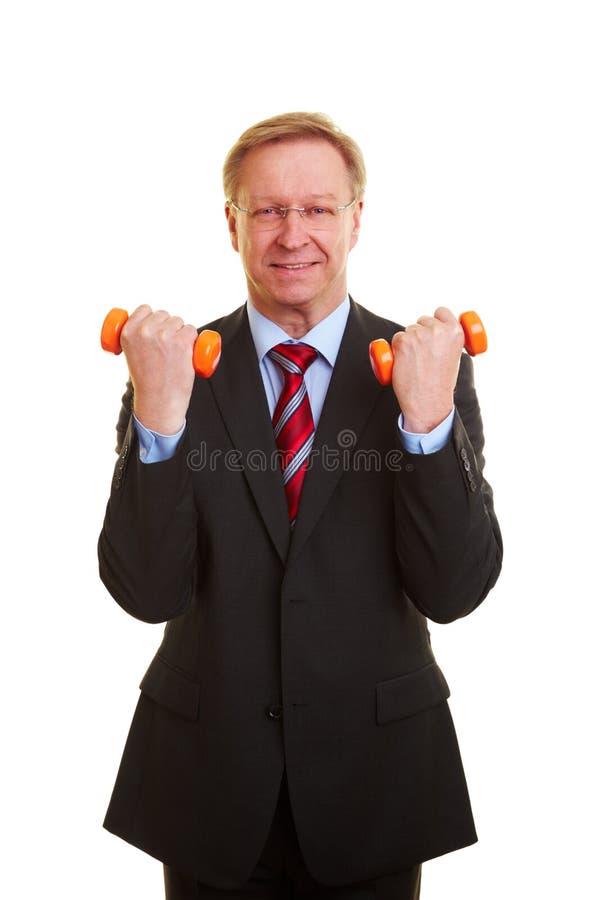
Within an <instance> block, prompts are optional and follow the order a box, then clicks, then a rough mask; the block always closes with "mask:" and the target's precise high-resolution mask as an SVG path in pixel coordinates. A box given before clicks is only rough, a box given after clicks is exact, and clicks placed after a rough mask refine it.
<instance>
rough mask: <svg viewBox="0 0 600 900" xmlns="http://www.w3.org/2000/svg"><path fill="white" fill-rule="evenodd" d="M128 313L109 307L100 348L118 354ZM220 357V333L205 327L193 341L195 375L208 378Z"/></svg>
mask: <svg viewBox="0 0 600 900" xmlns="http://www.w3.org/2000/svg"><path fill="white" fill-rule="evenodd" d="M128 318H129V313H128V312H127V310H125V309H118V308H115V309H111V311H110V312H109V313H108V315H107V316H106V318H105V320H104V323H103V325H102V330H101V332H100V343H101V344H102V349H103V350H106V351H108V353H114V354H115V355H118V354H119V353H120V352H121V350H122V347H121V331H122V330H123V326H124V324H125V322H126V321H127V319H128ZM220 358H221V335H220V334H219V333H218V332H217V331H211V330H210V329H209V328H205V329H204V331H201V332H200V334H199V335H198V337H197V338H196V341H195V343H194V350H193V352H192V364H193V366H194V371H195V372H196V375H200V376H201V377H202V378H210V376H211V375H212V374H213V373H214V371H215V369H216V368H217V366H218V365H219V360H220Z"/></svg>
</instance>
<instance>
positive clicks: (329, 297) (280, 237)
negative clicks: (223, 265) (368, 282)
mask: <svg viewBox="0 0 600 900" xmlns="http://www.w3.org/2000/svg"><path fill="white" fill-rule="evenodd" d="M232 199H233V200H235V202H236V203H237V205H238V206H242V207H246V208H248V209H250V210H251V211H253V210H256V209H262V208H268V207H281V206H299V207H306V208H308V207H318V206H320V204H323V205H324V206H328V207H330V208H331V207H335V206H343V205H345V204H347V203H349V202H350V201H352V200H353V199H354V196H353V193H352V185H351V183H350V179H349V177H348V172H347V170H346V165H345V162H344V159H343V157H342V156H341V154H340V153H339V152H338V151H337V150H336V149H335V147H333V146H332V145H331V144H329V143H328V142H327V141H325V140H321V139H315V140H313V139H310V140H308V139H307V140H296V141H289V142H288V141H284V142H281V143H271V144H264V145H262V146H260V147H256V148H255V149H254V150H250V151H249V152H248V153H247V154H246V156H245V157H244V159H243V160H242V164H241V167H240V172H239V189H238V196H237V197H234V198H232ZM361 211H362V202H357V203H355V204H354V206H352V207H350V208H349V209H347V210H344V211H343V212H340V213H339V214H337V215H336V216H335V217H334V219H333V224H332V226H330V227H328V228H326V229H324V230H318V229H317V228H316V227H314V225H311V223H310V222H309V221H308V218H302V217H301V216H300V214H299V213H298V212H297V211H296V210H290V211H289V212H288V213H287V215H286V217H285V219H282V220H280V221H278V223H277V225H276V227H275V228H274V229H273V230H263V229H262V228H261V227H260V226H258V227H257V225H256V222H255V220H253V219H252V217H251V216H250V215H249V214H248V213H244V212H238V211H236V210H235V209H231V208H230V207H229V206H227V207H226V214H227V218H228V223H229V231H230V234H231V242H232V245H233V247H234V249H235V250H237V251H238V252H239V254H240V257H241V260H242V265H243V267H244V271H245V273H246V280H247V283H248V293H249V296H250V299H251V300H252V301H253V303H254V305H255V306H256V307H257V309H258V310H259V311H260V312H262V313H263V315H266V316H267V317H268V318H270V319H273V320H274V321H277V322H279V323H282V322H286V321H287V320H288V319H289V317H290V314H291V315H293V314H294V311H297V312H298V313H299V314H300V315H301V316H302V317H304V318H305V319H307V320H310V321H311V322H312V324H316V322H318V321H320V320H321V319H322V318H324V317H325V316H326V315H328V314H329V313H330V312H331V311H332V310H333V309H335V308H336V306H338V305H339V304H340V303H341V301H342V300H343V299H344V297H345V296H346V293H347V287H346V263H347V259H348V254H349V252H350V250H351V249H352V247H354V245H355V243H356V241H357V240H358V232H359V225H360V215H361ZM320 224H321V223H320V221H319V222H318V225H320Z"/></svg>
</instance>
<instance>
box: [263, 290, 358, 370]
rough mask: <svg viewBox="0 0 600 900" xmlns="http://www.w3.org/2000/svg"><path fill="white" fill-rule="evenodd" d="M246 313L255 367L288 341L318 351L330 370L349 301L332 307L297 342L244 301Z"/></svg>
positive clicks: (342, 329)
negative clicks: (266, 355) (278, 346)
mask: <svg viewBox="0 0 600 900" xmlns="http://www.w3.org/2000/svg"><path fill="white" fill-rule="evenodd" d="M247 309H248V322H249V324H250V332H251V334H252V340H253V341H254V346H255V347H256V355H257V356H258V361H259V363H262V361H263V358H264V356H265V354H266V353H268V351H269V350H270V349H271V348H272V347H274V346H275V345H276V344H283V343H286V341H291V342H292V343H294V344H297V343H303V344H310V346H311V347H314V348H315V350H318V352H319V353H320V354H321V356H323V357H324V358H325V359H326V360H327V362H328V363H329V365H330V366H332V367H333V366H334V365H335V361H336V359H337V355H338V352H339V349H340V344H341V343H342V337H343V334H344V329H345V327H346V322H347V320H348V314H349V312H350V299H349V297H348V295H347V294H346V297H345V298H344V300H343V301H342V302H341V303H340V305H339V306H336V308H335V309H334V310H333V312H330V313H329V315H328V316H326V317H325V318H324V319H321V321H320V322H318V323H317V324H316V325H315V327H314V328H311V330H310V331H308V332H307V333H306V334H305V335H304V336H303V337H302V338H301V339H300V341H296V340H295V339H294V338H291V337H290V336H289V334H287V332H285V331H284V330H283V328H281V327H280V326H279V325H277V324H276V323H275V322H273V321H271V319H267V317H266V316H263V314H262V313H260V312H259V311H258V310H257V309H256V307H255V306H254V304H253V303H252V301H251V300H248V303H247Z"/></svg>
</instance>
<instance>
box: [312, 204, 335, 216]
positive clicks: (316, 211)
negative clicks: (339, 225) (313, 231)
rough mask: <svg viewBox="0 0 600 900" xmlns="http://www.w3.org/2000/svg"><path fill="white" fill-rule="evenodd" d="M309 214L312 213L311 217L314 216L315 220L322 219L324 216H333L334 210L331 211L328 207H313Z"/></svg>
mask: <svg viewBox="0 0 600 900" xmlns="http://www.w3.org/2000/svg"><path fill="white" fill-rule="evenodd" d="M309 212H310V215H311V216H313V217H314V218H315V219H318V218H321V217H323V216H328V215H329V216H330V215H332V214H333V210H331V209H330V208H329V207H327V206H311V208H310V210H309Z"/></svg>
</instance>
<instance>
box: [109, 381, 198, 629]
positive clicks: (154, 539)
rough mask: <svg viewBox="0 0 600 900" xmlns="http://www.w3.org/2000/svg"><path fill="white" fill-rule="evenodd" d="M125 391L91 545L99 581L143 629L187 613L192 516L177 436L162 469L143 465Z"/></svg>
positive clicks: (193, 549)
mask: <svg viewBox="0 0 600 900" xmlns="http://www.w3.org/2000/svg"><path fill="white" fill-rule="evenodd" d="M131 409H132V390H131V386H129V387H128V390H127V392H126V394H125V396H124V397H123V405H122V408H121V413H120V415H119V423H118V425H117V450H118V452H119V457H118V459H117V463H116V466H115V470H114V475H113V479H112V485H111V493H110V498H109V501H108V505H107V507H106V514H105V518H104V525H103V527H102V531H101V533H100V538H99V541H98V560H99V568H100V578H101V579H102V581H103V583H104V584H105V586H106V587H107V589H108V591H109V592H110V593H111V595H112V596H113V597H114V599H115V600H116V601H117V603H119V605H120V606H122V607H123V609H125V610H126V611H127V612H128V613H130V614H131V615H132V616H135V617H136V618H137V619H141V620H142V621H144V622H154V623H156V622H165V621H167V620H168V619H172V618H174V617H175V616H177V615H180V614H181V613H182V612H183V611H184V610H185V609H186V607H187V606H188V605H189V603H190V600H191V597H192V594H193V589H194V578H195V574H196V567H197V515H196V509H195V504H194V498H193V492H192V487H191V473H190V470H189V467H188V465H187V440H186V435H185V434H184V436H183V438H182V440H181V442H180V444H179V447H178V449H177V452H176V453H175V456H174V457H173V458H172V459H169V460H167V461H165V462H159V463H153V464H151V465H144V463H142V462H140V460H139V454H138V439H137V434H136V429H135V426H134V422H133V417H132V415H131Z"/></svg>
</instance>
